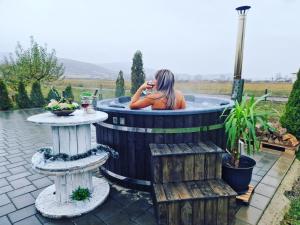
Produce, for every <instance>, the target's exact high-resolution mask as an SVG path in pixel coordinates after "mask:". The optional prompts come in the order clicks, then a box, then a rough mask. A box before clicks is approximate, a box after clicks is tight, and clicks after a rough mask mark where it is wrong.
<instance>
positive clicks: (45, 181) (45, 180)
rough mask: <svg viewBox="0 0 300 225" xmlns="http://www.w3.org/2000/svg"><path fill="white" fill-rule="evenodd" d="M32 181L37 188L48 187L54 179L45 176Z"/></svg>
mask: <svg viewBox="0 0 300 225" xmlns="http://www.w3.org/2000/svg"><path fill="white" fill-rule="evenodd" d="M32 183H33V184H34V185H35V186H36V187H37V188H43V187H47V186H49V185H51V184H53V183H52V181H51V180H50V179H49V178H48V177H43V178H40V179H37V180H34V181H32Z"/></svg>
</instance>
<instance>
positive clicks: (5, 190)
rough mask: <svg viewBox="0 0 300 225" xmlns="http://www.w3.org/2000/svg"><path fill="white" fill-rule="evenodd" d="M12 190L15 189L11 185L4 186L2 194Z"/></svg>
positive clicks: (0, 190) (1, 190)
mask: <svg viewBox="0 0 300 225" xmlns="http://www.w3.org/2000/svg"><path fill="white" fill-rule="evenodd" d="M11 190H13V188H12V186H10V185H7V186H3V187H1V188H0V194H2V193H6V192H9V191H11Z"/></svg>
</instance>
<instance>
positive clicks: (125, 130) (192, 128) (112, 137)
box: [95, 96, 233, 190]
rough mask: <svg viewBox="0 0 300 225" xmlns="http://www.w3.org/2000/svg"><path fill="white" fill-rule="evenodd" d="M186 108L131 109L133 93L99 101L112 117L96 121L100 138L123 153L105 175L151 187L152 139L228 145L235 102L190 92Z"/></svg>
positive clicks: (135, 185)
mask: <svg viewBox="0 0 300 225" xmlns="http://www.w3.org/2000/svg"><path fill="white" fill-rule="evenodd" d="M186 100H187V108H186V109H184V110H151V109H149V108H146V109H141V110H131V109H129V108H128V103H129V101H130V97H121V98H118V99H109V100H103V101H99V102H98V104H97V109H98V110H101V111H104V112H106V113H108V119H107V120H105V121H103V122H100V123H97V124H95V126H96V133H97V142H98V143H101V144H105V145H109V146H111V147H112V148H114V149H115V150H116V151H118V153H119V158H118V159H113V158H110V159H109V160H108V161H107V163H106V164H105V165H104V167H102V172H103V173H104V175H106V176H108V177H109V178H111V179H113V180H114V181H118V182H119V183H121V184H123V185H125V186H128V187H131V188H137V189H143V190H147V189H148V188H149V185H150V181H149V180H150V152H149V143H170V144H173V143H183V142H185V143H196V142H199V141H200V140H211V141H212V142H214V143H215V144H216V145H218V146H219V147H221V148H222V149H225V145H226V136H225V130H224V124H223V122H224V119H225V117H222V118H220V116H221V114H222V112H223V111H224V109H225V108H230V107H232V105H233V102H232V101H231V100H228V99H222V98H213V97H195V96H186Z"/></svg>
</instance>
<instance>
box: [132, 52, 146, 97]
mask: <svg viewBox="0 0 300 225" xmlns="http://www.w3.org/2000/svg"><path fill="white" fill-rule="evenodd" d="M144 82H145V73H144V68H143V55H142V52H141V51H136V53H135V54H134V56H133V59H132V66H131V89H130V92H131V94H134V93H135V92H136V91H137V89H138V88H139V87H140V86H141V85H142V84H143V83H144Z"/></svg>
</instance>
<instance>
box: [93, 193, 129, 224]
mask: <svg viewBox="0 0 300 225" xmlns="http://www.w3.org/2000/svg"><path fill="white" fill-rule="evenodd" d="M122 208H124V206H123V205H121V204H120V203H119V202H117V201H116V200H114V199H110V197H108V200H106V201H105V202H104V203H103V204H102V205H101V206H99V207H98V208H97V209H95V210H94V211H93V214H94V215H96V216H97V217H99V218H100V219H102V220H104V219H107V218H109V217H111V216H113V215H114V214H115V213H118V212H119V211H121V210H122Z"/></svg>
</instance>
